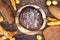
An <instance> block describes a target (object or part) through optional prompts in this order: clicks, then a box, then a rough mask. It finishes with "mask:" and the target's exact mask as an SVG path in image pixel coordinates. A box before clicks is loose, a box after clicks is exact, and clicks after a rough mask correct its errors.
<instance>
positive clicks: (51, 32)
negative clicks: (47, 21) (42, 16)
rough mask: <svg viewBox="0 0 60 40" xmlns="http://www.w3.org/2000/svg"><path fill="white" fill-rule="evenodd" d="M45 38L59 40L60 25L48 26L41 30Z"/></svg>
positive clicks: (46, 39)
mask: <svg viewBox="0 0 60 40" xmlns="http://www.w3.org/2000/svg"><path fill="white" fill-rule="evenodd" d="M43 35H44V38H45V40H60V26H50V27H48V28H47V29H45V30H44V31H43Z"/></svg>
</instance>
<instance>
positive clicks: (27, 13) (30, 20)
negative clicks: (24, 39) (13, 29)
mask: <svg viewBox="0 0 60 40" xmlns="http://www.w3.org/2000/svg"><path fill="white" fill-rule="evenodd" d="M19 22H20V24H21V26H23V27H24V28H26V29H28V30H38V29H40V28H41V26H42V24H43V22H44V20H43V18H42V14H41V12H40V11H39V10H37V9H35V8H34V7H31V6H28V7H26V8H24V9H22V11H21V12H20V15H19Z"/></svg>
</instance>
